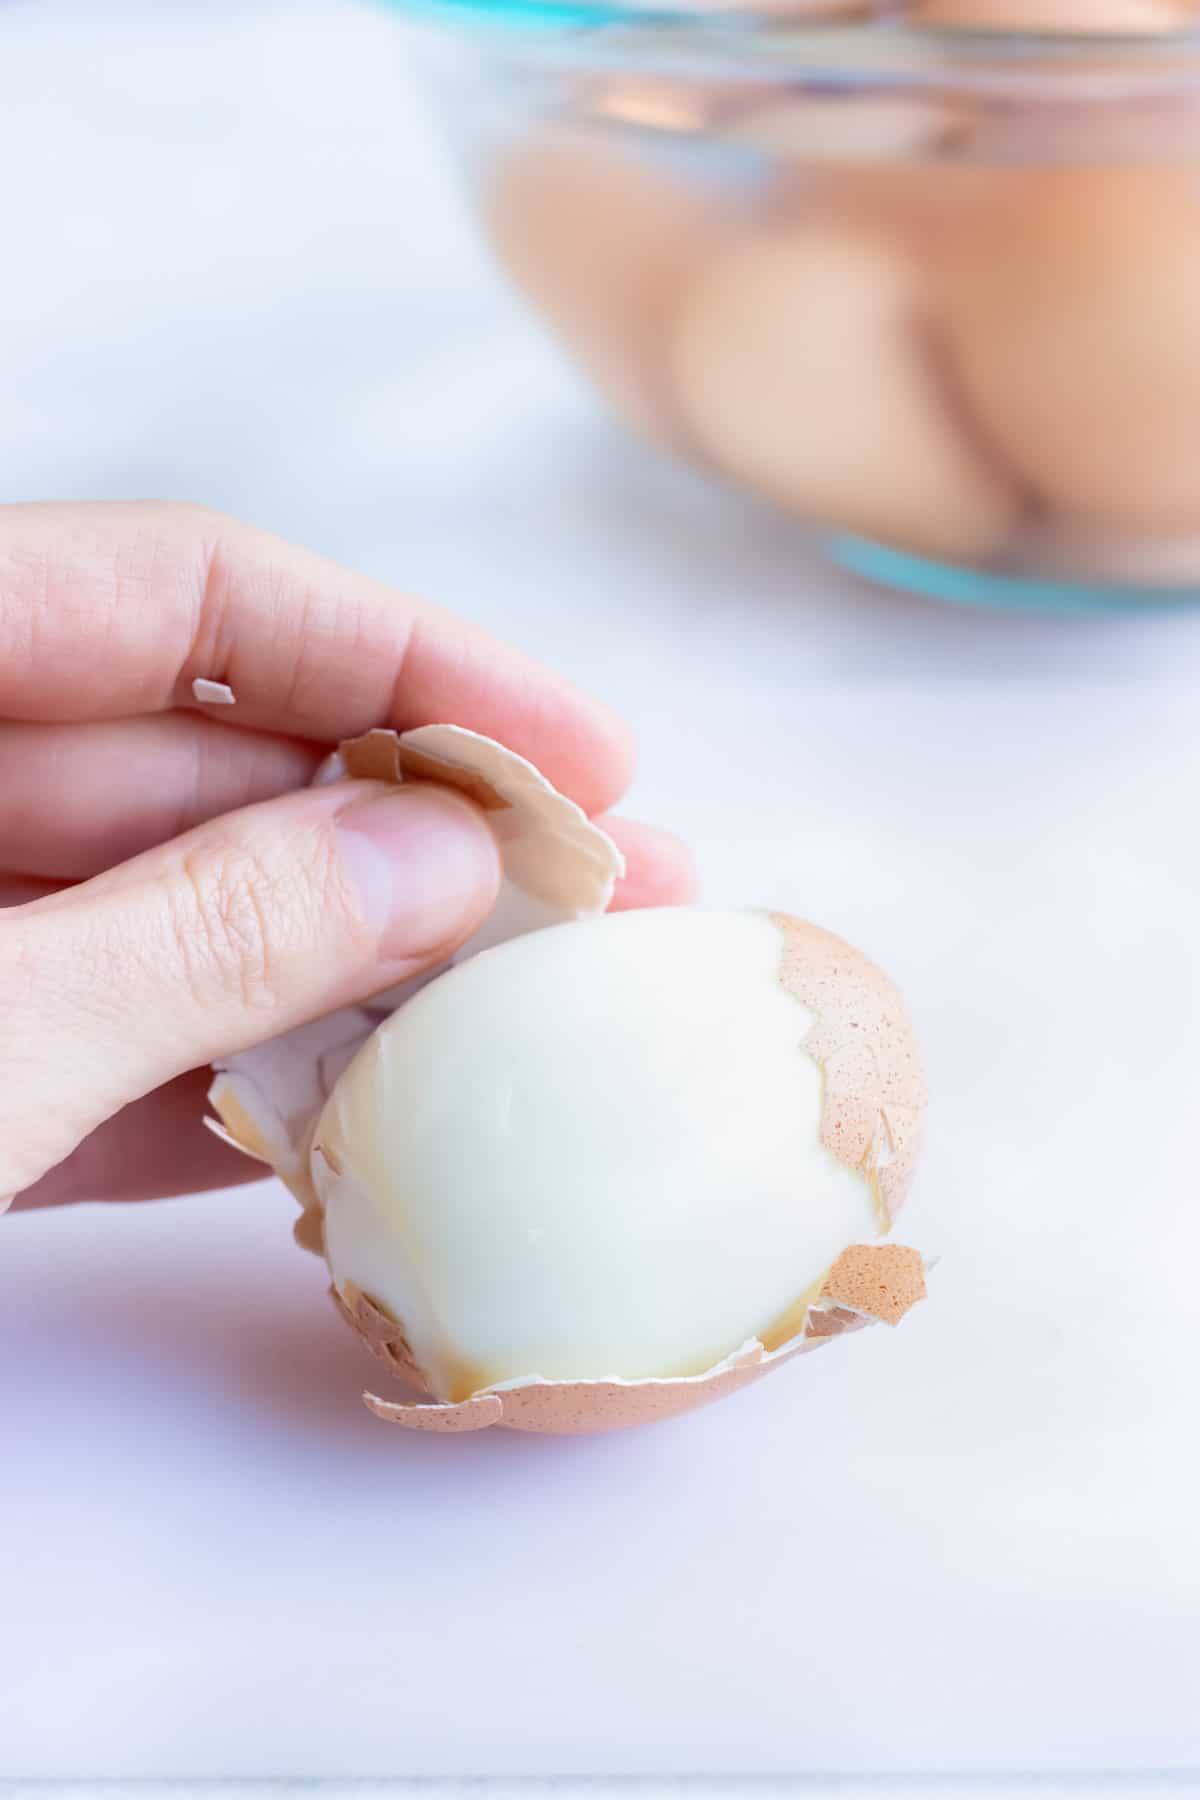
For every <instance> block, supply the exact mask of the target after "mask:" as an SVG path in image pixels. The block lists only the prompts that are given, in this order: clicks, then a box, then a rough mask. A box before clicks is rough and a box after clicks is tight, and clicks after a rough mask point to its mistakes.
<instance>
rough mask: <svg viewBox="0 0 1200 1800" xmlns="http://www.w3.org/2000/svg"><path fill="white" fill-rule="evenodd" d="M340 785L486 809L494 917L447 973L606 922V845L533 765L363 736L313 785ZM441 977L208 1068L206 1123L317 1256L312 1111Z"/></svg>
mask: <svg viewBox="0 0 1200 1800" xmlns="http://www.w3.org/2000/svg"><path fill="white" fill-rule="evenodd" d="M342 776H353V777H355V778H357V779H361V780H373V781H386V782H389V783H393V784H397V785H398V784H400V783H402V782H403V781H405V780H420V781H437V782H441V783H442V784H444V785H446V786H450V787H454V788H457V789H458V790H459V792H461V793H466V794H469V795H470V797H471V798H472V799H473V800H474V801H475V802H476V804H477V805H480V806H482V807H483V808H484V810H485V814H486V817H487V818H488V821H489V823H490V824H491V827H492V831H493V833H494V835H495V837H496V840H497V844H498V846H499V850H500V861H501V867H502V871H503V879H502V882H501V887H500V893H499V896H498V898H497V901H496V905H495V907H494V908H493V910H492V912H491V913H490V915H489V916H488V918H487V919H486V920H485V921H484V924H483V925H482V926H481V927H480V929H479V930H478V931H477V932H476V933H475V935H474V936H473V937H472V938H470V939H469V940H468V941H467V943H466V944H464V945H463V946H462V947H461V949H460V950H459V951H458V952H457V954H456V955H455V956H454V957H453V958H451V962H457V961H461V960H462V959H463V958H464V957H467V956H470V955H473V954H474V952H475V951H476V950H478V949H482V948H483V947H484V946H485V945H486V944H489V943H493V942H496V941H499V940H501V939H503V938H506V937H513V936H517V935H519V933H520V932H522V931H527V930H533V929H536V928H537V927H539V926H541V925H546V924H552V923H553V924H557V923H561V922H563V921H566V920H568V919H578V918H590V917H593V916H595V915H598V914H600V913H602V912H604V911H605V910H606V908H607V906H608V903H609V901H610V900H611V898H612V893H613V888H614V885H615V883H616V881H617V878H618V877H619V876H620V875H621V874H622V873H623V872H624V862H623V859H622V857H621V854H620V852H619V850H618V849H617V847H616V845H615V844H614V843H613V841H612V839H611V838H610V837H608V836H607V834H606V833H605V832H603V831H601V830H600V828H599V827H598V826H596V825H593V824H592V823H591V821H590V820H589V819H588V818H587V816H586V814H585V813H584V812H583V811H582V809H581V808H580V807H578V806H576V804H575V802H574V801H573V800H568V799H567V798H566V796H565V795H563V794H560V793H558V792H557V790H556V789H555V788H553V787H552V786H551V784H550V783H549V782H548V781H547V780H546V778H545V776H544V775H541V774H540V773H539V772H538V770H537V769H535V768H534V767H533V765H532V763H529V762H526V760H525V759H524V757H521V756H517V755H516V754H515V752H514V751H511V750H506V749H504V748H503V747H502V746H501V745H499V744H495V743H493V742H492V741H491V739H489V738H485V737H481V736H480V735H479V734H478V733H477V732H472V731H466V730H464V729H463V728H462V727H461V726H457V725H423V726H419V727H418V728H417V729H415V730H413V731H406V732H404V733H397V732H394V731H385V730H379V731H369V732H366V733H364V734H363V736H361V737H358V738H354V739H352V740H350V741H349V742H347V743H345V744H343V745H342V746H341V748H340V750H339V751H338V752H337V754H336V755H335V756H334V757H332V758H330V759H329V760H328V761H327V763H326V764H325V766H324V768H323V769H322V771H321V773H320V776H319V779H320V780H322V781H325V780H329V779H338V778H340V777H342ZM449 966H450V964H449V963H444V964H442V965H441V967H442V968H447V967H449ZM438 973H439V970H438V969H434V970H431V971H429V973H428V974H426V975H423V976H419V977H417V978H416V979H415V980H414V981H410V982H406V983H404V984H403V985H402V986H401V987H399V988H392V989H390V990H388V991H387V992H386V993H384V994H379V995H376V996H375V998H374V999H373V1000H371V1001H368V1002H366V1003H365V1004H364V1005H362V1006H352V1007H344V1008H342V1009H341V1010H340V1011H338V1012H336V1013H330V1014H328V1015H327V1016H326V1017H324V1018H322V1019H317V1020H315V1021H313V1022H312V1023H311V1024H309V1025H302V1026H300V1027H298V1029H296V1030H295V1031H290V1032H287V1033H286V1034H285V1035H284V1036H282V1037H279V1038H275V1039H273V1040H272V1041H271V1042H270V1043H267V1044H263V1045H261V1046H260V1047H259V1048H257V1049H254V1050H248V1051H243V1052H241V1053H240V1054H239V1055H237V1056H232V1057H227V1058H225V1059H224V1060H222V1061H220V1062H218V1063H217V1064H215V1065H214V1066H215V1069H216V1078H215V1080H214V1081H213V1084H212V1087H211V1088H210V1090H209V1096H208V1097H209V1102H210V1104H211V1105H212V1107H213V1108H214V1110H215V1111H216V1113H217V1115H218V1118H219V1120H220V1126H219V1127H218V1126H216V1125H215V1124H214V1122H213V1121H212V1120H208V1121H207V1123H208V1125H209V1127H210V1129H214V1130H217V1132H218V1135H219V1136H221V1137H224V1138H225V1139H226V1140H227V1141H228V1142H230V1143H232V1144H233V1145H234V1146H235V1148H237V1149H240V1150H244V1151H245V1153H246V1154H247V1155H248V1156H253V1157H255V1158H257V1159H258V1160H259V1161H260V1162H265V1163H267V1164H268V1165H269V1166H270V1167H271V1168H273V1169H274V1170H275V1172H276V1174H278V1175H279V1176H280V1178H281V1179H282V1180H283V1181H284V1182H285V1183H286V1185H287V1186H288V1187H289V1188H290V1190H291V1192H292V1193H293V1194H294V1195H295V1196H296V1198H297V1199H298V1200H299V1202H300V1205H301V1207H302V1209H303V1211H302V1216H301V1219H300V1221H299V1222H298V1224H297V1226H296V1228H295V1229H296V1236H297V1239H298V1241H299V1242H301V1243H302V1244H303V1246H304V1247H305V1248H306V1249H316V1250H317V1251H318V1252H320V1248H321V1243H320V1230H319V1216H314V1215H319V1202H318V1200H317V1196H316V1192H315V1190H314V1188H313V1185H312V1182H311V1179H310V1174H309V1148H310V1139H311V1133H312V1127H313V1125H314V1123H315V1122H316V1119H317V1117H318V1116H319V1114H320V1111H321V1108H322V1107H323V1106H324V1104H325V1102H326V1101H327V1100H328V1098H329V1096H330V1094H331V1093H332V1092H333V1088H334V1084H335V1083H336V1081H337V1078H338V1076H339V1075H340V1074H341V1073H342V1071H343V1069H345V1068H346V1067H347V1065H348V1064H349V1063H350V1061H351V1060H352V1058H353V1056H354V1055H355V1054H356V1052H357V1051H358V1050H359V1049H360V1048H361V1046H362V1045H363V1044H364V1043H365V1042H366V1040H367V1038H369V1037H370V1035H371V1033H372V1032H373V1031H374V1030H376V1028H377V1027H378V1025H379V1023H380V1020H381V1019H383V1018H386V1017H387V1016H388V1014H389V1013H390V1012H392V1011H393V1010H394V1009H395V1007H396V1006H398V1005H401V1004H402V1003H403V1001H404V1000H405V999H406V998H408V996H409V995H410V994H413V993H415V992H416V991H417V989H418V988H420V987H422V986H424V984H425V983H426V982H427V981H432V980H433V979H434V977H435V975H436V974H438Z"/></svg>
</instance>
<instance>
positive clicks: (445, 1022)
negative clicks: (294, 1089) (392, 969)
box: [312, 908, 924, 1431]
mask: <svg viewBox="0 0 1200 1800" xmlns="http://www.w3.org/2000/svg"><path fill="white" fill-rule="evenodd" d="M923 1105H924V1078H923V1075H922V1072H921V1067H920V1063H919V1059H918V1056H917V1052H916V1049H915V1045H914V1043H913V1039H912V1034H911V1029H910V1027H909V1024H908V1020H907V1016H906V1014H905V1013H904V1009H903V1006H902V1004H901V1002H900V1000H899V998H898V996H897V995H896V994H895V991H894V989H892V987H891V985H890V983H888V982H887V981H886V979H885V977H883V976H882V974H881V973H880V972H879V971H878V970H877V969H875V968H874V966H873V965H872V964H871V963H869V962H868V961H867V960H866V958H865V957H862V956H861V955H859V953H857V952H855V951H853V950H852V949H851V948H850V947H849V946H848V945H846V944H843V943H841V942H840V940H838V939H836V938H831V937H830V936H829V935H828V934H827V933H825V932H821V931H819V930H817V928H816V927H814V926H811V925H806V924H803V923H801V922H800V921H798V920H794V919H791V918H787V917H785V916H783V915H771V914H766V913H749V912H747V913H708V912H702V911H699V910H694V909H686V908H679V909H664V910H659V911H654V912H643V913H623V914H618V915H614V916H609V917H607V918H604V919H597V920H593V921H591V922H589V923H581V924H573V925H569V926H563V927H559V928H557V929H553V930H548V931H542V932H538V933H536V934H534V935H532V936H529V937H525V938H522V939H520V940H517V941H515V942H512V943H509V944H506V945H504V946H500V947H497V948H494V949H492V950H490V951H489V952H487V953H486V954H484V955H481V956H478V957H476V958H474V959H472V960H471V961H469V962H466V963H463V964H461V965H459V966H458V967H456V968H455V969H453V970H451V971H450V972H448V973H447V974H446V975H444V976H443V977H442V978H441V979H440V980H438V981H437V982H435V983H434V984H432V985H431V986H429V987H427V988H425V989H424V990H423V991H422V992H421V993H420V994H418V995H417V996H415V997H414V998H413V999H412V1000H411V1001H410V1002H409V1003H408V1004H407V1005H406V1006H405V1007H404V1008H403V1009H402V1010H401V1011H399V1012H398V1013H396V1014H395V1015H394V1016H393V1017H392V1018H391V1019H390V1020H388V1022H387V1023H386V1024H384V1025H383V1026H381V1027H380V1029H379V1030H378V1031H377V1032H376V1033H375V1034H374V1035H373V1036H372V1038H371V1040H370V1042H369V1043H368V1044H367V1045H366V1046H365V1047H364V1049H363V1050H362V1051H361V1052H360V1053H359V1055H358V1057H357V1058H356V1059H355V1061H354V1062H353V1063H352V1064H351V1065H350V1067H349V1068H348V1069H347V1070H346V1072H345V1073H344V1074H343V1075H342V1076H341V1078H340V1080H339V1081H338V1082H337V1084H336V1086H335V1087H334V1090H333V1094H332V1096H331V1098H330V1100H329V1103H328V1104H327V1106H326V1108H325V1110H324V1112H323V1114H322V1116H321V1120H320V1122H319V1124H318V1126H317V1130H316V1133H315V1137H314V1151H313V1159H312V1162H313V1170H312V1172H313V1179H314V1181H315V1184H316V1187H317V1190H318V1193H319V1196H320V1199H321V1203H322V1209H323V1214H324V1244H325V1253H326V1258H327V1260H328V1263H329V1267H330V1271H331V1274H332V1276H333V1284H334V1289H335V1292H336V1293H337V1294H338V1295H339V1297H340V1299H341V1302H342V1306H343V1310H344V1311H345V1313H346V1315H347V1316H348V1317H349V1318H350V1319H351V1322H353V1323H355V1324H356V1325H358V1326H359V1328H360V1329H362V1328H363V1325H364V1323H368V1327H369V1328H368V1329H367V1330H366V1331H365V1332H364V1335H366V1336H367V1337H368V1341H372V1338H374V1344H373V1347H375V1348H377V1349H378V1348H379V1346H380V1342H381V1341H382V1342H383V1343H384V1344H385V1345H386V1346H387V1353H386V1355H385V1360H390V1363H391V1366H392V1368H393V1371H394V1372H397V1373H400V1374H402V1375H406V1376H407V1377H408V1378H410V1379H414V1380H416V1381H417V1382H418V1383H419V1385H421V1386H423V1387H424V1388H425V1389H426V1391H427V1392H428V1393H429V1395H430V1396H431V1397H432V1400H433V1402H434V1406H433V1410H432V1411H431V1410H430V1409H429V1408H428V1407H426V1406H420V1405H418V1406H416V1407H415V1408H412V1407H405V1406H404V1405H396V1404H395V1403H389V1402H386V1401H378V1400H370V1401H369V1402H368V1404H370V1405H371V1407H372V1410H373V1411H375V1412H376V1413H377V1414H378V1415H379V1416H381V1417H384V1418H388V1419H391V1420H394V1421H395V1422H398V1423H402V1424H409V1425H414V1426H418V1427H425V1428H430V1429H435V1430H450V1429H475V1428H478V1427H479V1426H481V1425H486V1424H492V1423H504V1424H510V1425H513V1426H515V1427H517V1428H518V1429H526V1430H543V1431H547V1430H548V1431H583V1430H603V1429H607V1428H610V1427H612V1426H615V1425H625V1424H633V1423H636V1422H641V1421H644V1420H649V1419H653V1418H661V1417H665V1416H667V1415H669V1414H672V1413H675V1412H680V1411H687V1410H690V1409H691V1408H692V1407H694V1406H697V1405H700V1404H703V1403H704V1402H705V1401H707V1400H710V1399H716V1398H719V1397H720V1396H721V1394H723V1393H725V1392H728V1391H731V1390H732V1389H734V1388H736V1387H740V1386H742V1385H744V1382H745V1381H746V1380H748V1379H751V1378H753V1377H754V1376H756V1375H757V1374H761V1373H764V1372H766V1370H767V1369H769V1368H770V1367H773V1366H776V1365H777V1364H778V1363H780V1362H782V1361H784V1360H787V1358H788V1357H789V1356H791V1355H794V1354H796V1353H797V1352H798V1351H799V1350H801V1349H805V1348H812V1347H814V1346H815V1345H816V1344H817V1343H819V1342H821V1341H824V1339H825V1338H827V1337H829V1336H832V1335H836V1333H837V1331H838V1330H844V1329H846V1321H844V1320H841V1319H837V1318H834V1319H831V1318H830V1317H829V1313H830V1310H831V1308H832V1307H833V1306H834V1305H835V1304H837V1303H838V1302H840V1301H845V1303H846V1307H847V1309H848V1310H849V1312H850V1315H851V1319H852V1320H853V1321H854V1322H856V1323H858V1322H866V1320H868V1319H869V1318H872V1317H882V1318H888V1319H889V1320H891V1322H895V1321H896V1320H897V1319H898V1318H899V1317H900V1316H902V1314H903V1312H904V1311H905V1310H907V1307H908V1306H909V1305H911V1304H912V1301H913V1300H914V1299H915V1298H917V1297H919V1293H920V1292H921V1291H923V1288H922V1266H921V1262H920V1258H919V1257H918V1256H917V1255H916V1253H915V1252H912V1251H908V1250H906V1249H904V1248H903V1247H902V1246H898V1245H891V1244H879V1243H878V1242H877V1241H876V1240H878V1239H879V1238H880V1237H881V1236H882V1235H883V1234H884V1233H885V1232H886V1230H887V1227H888V1225H889V1223H890V1218H891V1215H892V1214H893V1213H894V1211H895V1210H896V1209H897V1208H898V1207H899V1205H900V1204H901V1203H902V1201H903V1198H904V1195H905V1193H906V1192H907V1188H908V1184H909V1181H910V1179H911V1174H912V1164H913V1159H914V1156H915V1150H916V1139H917V1135H918V1132H919V1126H920V1118H921V1113H922V1110H923ZM876 1253H880V1254H882V1253H886V1255H885V1258H884V1263H883V1264H881V1265H880V1266H879V1269H878V1271H876V1273H877V1275H878V1279H874V1278H873V1276H872V1274H871V1273H870V1270H871V1269H872V1266H873V1265H872V1262H871V1259H872V1258H873V1257H874V1256H875V1255H876ZM856 1258H857V1262H856V1260H855V1259H856ZM864 1259H865V1261H864ZM864 1267H865V1269H866V1270H867V1273H865V1274H864ZM855 1270H856V1271H857V1275H856V1278H855V1279H852V1272H853V1271H855ZM834 1271H838V1272H839V1273H838V1279H839V1280H840V1281H841V1282H842V1284H843V1285H842V1287H840V1288H839V1287H838V1283H837V1280H835V1281H834V1285H833V1287H832V1288H831V1286H830V1279H831V1274H832V1273H833V1272H834ZM847 1283H848V1284H849V1286H847V1285H846V1284H847ZM389 1322H390V1324H391V1330H390V1335H389ZM381 1334H382V1337H381Z"/></svg>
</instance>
